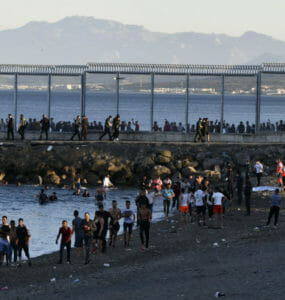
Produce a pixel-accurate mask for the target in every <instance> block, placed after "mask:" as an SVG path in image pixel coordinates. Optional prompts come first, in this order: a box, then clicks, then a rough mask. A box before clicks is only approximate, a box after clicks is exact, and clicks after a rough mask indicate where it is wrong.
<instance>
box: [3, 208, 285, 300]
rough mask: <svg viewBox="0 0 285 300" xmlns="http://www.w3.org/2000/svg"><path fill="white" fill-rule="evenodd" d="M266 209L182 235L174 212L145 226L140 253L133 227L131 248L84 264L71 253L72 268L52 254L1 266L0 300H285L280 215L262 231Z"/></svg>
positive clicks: (238, 212)
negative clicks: (145, 246)
mask: <svg viewBox="0 0 285 300" xmlns="http://www.w3.org/2000/svg"><path fill="white" fill-rule="evenodd" d="M268 211H269V209H255V210H254V212H253V214H252V216H250V217H245V216H244V213H245V211H244V208H243V207H242V208H241V209H238V208H237V207H235V208H233V209H232V211H228V213H227V216H226V217H225V228H224V229H211V228H204V227H199V226H197V224H196V223H194V224H189V225H188V226H187V228H186V229H182V230H180V224H179V218H178V215H174V217H172V218H170V219H169V220H168V221H166V220H165V221H161V222H159V223H156V224H152V225H151V236H150V249H149V250H148V251H144V252H142V251H141V250H140V242H139V233H138V231H137V230H136V231H134V233H133V241H132V243H131V246H130V248H127V249H125V248H124V247H123V241H122V240H121V238H122V237H120V238H119V240H118V243H117V246H116V248H115V249H113V248H110V247H108V248H107V253H106V254H104V255H102V256H101V255H99V254H96V255H93V256H92V262H91V263H90V264H89V265H87V266H85V265H83V262H84V259H83V258H77V257H76V253H75V251H74V249H73V251H72V262H73V264H72V265H67V264H63V265H56V262H57V260H58V253H53V254H49V255H44V256H41V257H38V258H35V259H33V266H32V267H31V268H30V267H28V265H27V264H24V265H23V266H22V267H21V268H17V269H16V268H13V267H6V266H3V267H1V268H0V283H1V285H0V288H3V287H5V286H7V287H8V290H7V291H2V290H1V291H0V299H83V298H84V299H145V298H147V299H166V298H168V299H213V298H214V294H215V293H216V292H217V291H221V292H224V293H225V294H226V298H227V299H284V295H283V294H284V292H285V287H284V280H285V272H284V267H285V263H284V259H283V255H284V253H285V238H284V233H285V225H284V224H285V222H284V221H285V211H284V210H281V215H280V225H279V227H278V229H274V228H273V227H272V226H271V227H270V228H264V227H263V226H264V224H265V222H266V219H267V214H268ZM209 225H211V224H210V223H209ZM51 242H54V241H51ZM214 243H218V246H217V247H214V245H213V244H214ZM104 263H109V264H110V267H108V268H107V267H104V266H103V264H104ZM52 278H56V281H55V282H51V279H52Z"/></svg>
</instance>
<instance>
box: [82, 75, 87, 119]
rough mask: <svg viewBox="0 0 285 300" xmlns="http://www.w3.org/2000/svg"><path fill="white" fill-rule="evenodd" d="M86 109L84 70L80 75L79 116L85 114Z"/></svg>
mask: <svg viewBox="0 0 285 300" xmlns="http://www.w3.org/2000/svg"><path fill="white" fill-rule="evenodd" d="M85 109H86V72H84V73H83V74H82V75H81V116H83V115H85Z"/></svg>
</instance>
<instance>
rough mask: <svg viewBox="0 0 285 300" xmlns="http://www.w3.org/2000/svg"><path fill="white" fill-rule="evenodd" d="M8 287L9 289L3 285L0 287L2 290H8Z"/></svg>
mask: <svg viewBox="0 0 285 300" xmlns="http://www.w3.org/2000/svg"><path fill="white" fill-rule="evenodd" d="M8 289H9V288H8V287H7V286H4V287H2V289H1V290H2V291H8Z"/></svg>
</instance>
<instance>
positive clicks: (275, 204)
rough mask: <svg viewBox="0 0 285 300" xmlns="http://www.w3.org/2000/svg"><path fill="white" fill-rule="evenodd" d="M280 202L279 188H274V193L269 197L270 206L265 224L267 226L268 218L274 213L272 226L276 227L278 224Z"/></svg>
mask: <svg viewBox="0 0 285 300" xmlns="http://www.w3.org/2000/svg"><path fill="white" fill-rule="evenodd" d="M280 202H281V197H280V195H279V189H276V190H275V193H274V195H272V197H271V208H270V212H269V216H268V220H267V224H266V226H269V224H270V220H271V218H272V216H273V215H274V227H275V228H276V226H277V224H278V223H277V222H278V217H279V210H280Z"/></svg>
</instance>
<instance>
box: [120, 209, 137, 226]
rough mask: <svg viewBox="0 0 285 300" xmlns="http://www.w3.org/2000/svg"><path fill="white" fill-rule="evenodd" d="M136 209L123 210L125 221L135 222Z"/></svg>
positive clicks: (128, 222)
mask: <svg viewBox="0 0 285 300" xmlns="http://www.w3.org/2000/svg"><path fill="white" fill-rule="evenodd" d="M134 214H135V213H134V211H133V210H132V209H127V208H125V209H124V210H123V216H124V223H127V224H132V223H134Z"/></svg>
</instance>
